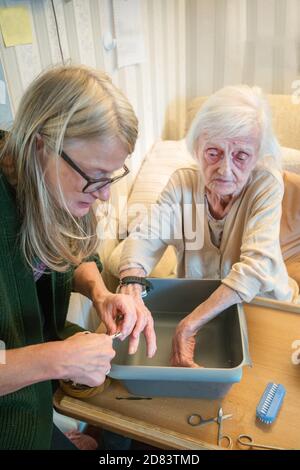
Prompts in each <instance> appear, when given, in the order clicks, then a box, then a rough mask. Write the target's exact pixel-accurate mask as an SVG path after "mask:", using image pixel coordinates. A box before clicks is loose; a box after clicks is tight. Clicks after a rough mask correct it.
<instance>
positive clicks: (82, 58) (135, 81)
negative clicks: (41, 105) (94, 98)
mask: <svg viewBox="0 0 300 470" xmlns="http://www.w3.org/2000/svg"><path fill="white" fill-rule="evenodd" d="M18 4H22V5H23V4H27V5H28V7H29V9H30V14H31V18H32V28H33V33H34V42H33V44H29V45H19V46H16V47H9V48H6V47H4V44H3V40H2V37H1V38H0V53H1V61H2V63H3V67H4V70H5V73H6V77H7V81H8V87H9V94H10V98H11V103H12V108H13V112H15V110H16V108H17V106H18V103H19V101H20V97H21V96H22V93H23V91H24V89H25V88H26V86H27V85H28V84H29V83H30V82H31V81H32V79H33V78H34V77H35V76H36V75H37V74H39V73H40V72H41V70H43V69H45V68H47V67H49V66H50V65H51V64H56V63H59V62H61V54H60V49H59V44H58V40H57V32H56V28H55V20H54V14H53V7H52V3H51V0H27V1H26V0H22V1H16V0H0V7H3V6H15V5H18ZM53 4H54V7H55V12H56V16H57V23H58V29H59V34H60V37H61V45H62V52H63V56H64V59H65V60H66V61H68V60H70V61H71V62H72V63H83V64H86V65H90V66H92V67H97V68H101V69H104V70H105V71H106V72H107V73H109V74H110V75H111V76H112V78H113V81H114V83H115V84H116V85H118V86H119V87H120V88H122V90H123V91H124V92H125V94H126V95H127V97H128V98H129V100H130V101H131V103H132V104H133V106H134V108H135V110H136V113H137V115H138V118H139V122H140V137H139V140H138V143H137V147H136V151H135V155H134V158H132V159H131V160H130V165H131V169H132V173H131V175H130V178H128V179H127V182H125V181H124V183H123V182H122V183H120V185H121V184H123V185H124V189H125V186H126V184H127V183H129V184H130V182H131V181H132V180H133V178H134V175H135V174H136V171H137V168H138V167H139V164H140V161H141V159H142V158H143V156H144V155H145V153H146V151H147V150H148V149H149V148H150V146H151V145H152V143H153V142H154V141H155V140H156V139H157V138H159V137H160V136H162V135H163V136H164V137H169V138H172V139H177V138H181V137H182V136H183V133H184V123H185V93H186V81H185V73H186V72H185V71H186V67H185V37H186V35H185V0H141V2H140V4H141V7H142V18H143V30H144V37H145V45H146V61H145V62H144V63H142V64H139V65H133V66H129V67H124V68H121V69H118V68H117V63H116V50H112V51H109V52H107V51H106V50H105V49H104V47H103V44H102V37H103V34H104V33H105V32H107V31H108V32H111V33H112V34H114V27H113V16H112V15H113V8H112V1H111V0H67V1H66V0H54V1H53ZM0 36H1V35H0ZM165 122H167V123H168V124H167V125H165ZM120 185H119V186H118V189H119V191H120V190H121V187H120Z"/></svg>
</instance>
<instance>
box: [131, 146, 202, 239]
mask: <svg viewBox="0 0 300 470" xmlns="http://www.w3.org/2000/svg"><path fill="white" fill-rule="evenodd" d="M195 165H196V162H195V160H194V159H193V157H192V156H191V154H190V153H189V151H188V150H187V147H186V143H185V139H182V140H161V141H159V142H157V143H155V144H154V145H153V147H152V148H151V150H150V151H149V152H148V154H147V155H146V157H145V159H144V162H143V164H142V167H141V169H140V171H139V173H138V176H137V178H136V180H135V182H134V185H133V189H132V192H131V194H130V196H129V198H128V228H129V231H131V230H132V228H133V225H135V224H136V223H138V222H140V221H141V219H142V218H143V217H144V216H145V214H146V213H147V210H148V209H149V207H150V206H151V204H155V203H156V201H157V199H158V197H159V195H160V193H161V192H162V190H163V189H164V187H165V186H166V184H167V183H168V181H169V179H170V177H171V176H172V174H173V173H174V171H176V170H178V169H179V168H190V167H194V166H195ZM133 220H134V222H135V223H134V224H132V222H133Z"/></svg>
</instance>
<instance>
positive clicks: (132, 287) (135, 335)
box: [121, 284, 157, 357]
mask: <svg viewBox="0 0 300 470" xmlns="http://www.w3.org/2000/svg"><path fill="white" fill-rule="evenodd" d="M121 292H122V294H126V295H127V296H131V297H132V298H133V300H134V303H135V307H136V315H137V320H136V324H135V328H134V330H133V332H132V334H131V335H130V338H129V354H134V353H135V352H136V351H137V348H138V345H139V340H140V334H141V333H142V332H143V333H144V336H145V339H146V344H147V356H148V357H153V356H154V354H155V353H156V349H157V346H156V334H155V330H154V322H153V318H152V315H151V312H150V310H149V309H148V308H147V307H146V305H145V304H144V302H143V299H142V297H141V292H142V286H141V285H140V284H128V285H125V286H122V287H121Z"/></svg>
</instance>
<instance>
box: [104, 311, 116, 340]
mask: <svg viewBox="0 0 300 470" xmlns="http://www.w3.org/2000/svg"><path fill="white" fill-rule="evenodd" d="M101 318H102V321H103V323H104V325H105V326H106V329H107V334H109V335H113V334H114V333H116V332H117V325H116V322H115V321H114V319H113V317H112V313H111V312H109V310H108V309H106V308H105V309H104V311H103V312H102V315H101Z"/></svg>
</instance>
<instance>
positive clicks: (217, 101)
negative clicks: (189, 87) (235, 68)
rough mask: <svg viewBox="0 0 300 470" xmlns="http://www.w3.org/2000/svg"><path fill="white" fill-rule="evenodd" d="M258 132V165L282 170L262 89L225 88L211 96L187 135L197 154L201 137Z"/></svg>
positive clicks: (190, 149)
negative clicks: (264, 164)
mask: <svg viewBox="0 0 300 470" xmlns="http://www.w3.org/2000/svg"><path fill="white" fill-rule="evenodd" d="M256 130H257V131H258V138H259V139H260V147H259V155H258V161H257V163H260V164H262V163H263V161H265V163H266V165H267V166H268V165H270V163H271V162H272V163H271V165H272V164H273V165H274V164H275V166H276V167H277V168H280V167H281V152H280V146H279V143H278V141H277V139H276V137H275V134H274V132H273V129H272V120H271V112H270V109H269V105H268V103H267V100H266V98H265V97H264V95H263V93H262V90H261V89H260V88H259V87H249V86H247V85H238V86H226V87H224V88H222V89H221V90H219V91H217V92H216V93H214V94H213V95H211V96H210V97H209V98H208V99H207V100H206V101H205V102H204V104H203V105H202V106H201V108H200V110H199V111H198V113H197V114H196V116H195V117H194V119H193V121H192V123H191V126H190V128H189V130H188V132H187V135H186V141H187V146H188V149H189V151H190V152H191V153H192V154H193V155H195V150H196V147H197V141H198V138H199V137H200V136H203V135H204V136H205V137H207V138H208V139H211V138H215V137H219V138H220V137H221V138H222V137H225V138H230V137H245V136H248V135H250V134H251V133H253V131H256Z"/></svg>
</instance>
